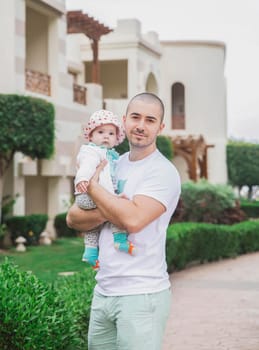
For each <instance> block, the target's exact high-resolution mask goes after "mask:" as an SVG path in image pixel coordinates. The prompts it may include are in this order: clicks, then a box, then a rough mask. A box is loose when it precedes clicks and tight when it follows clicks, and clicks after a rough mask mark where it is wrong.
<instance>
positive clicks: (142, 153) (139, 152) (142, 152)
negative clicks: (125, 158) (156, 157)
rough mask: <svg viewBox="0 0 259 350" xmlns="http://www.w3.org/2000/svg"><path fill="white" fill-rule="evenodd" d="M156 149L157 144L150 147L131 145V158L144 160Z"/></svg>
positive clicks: (132, 159)
mask: <svg viewBox="0 0 259 350" xmlns="http://www.w3.org/2000/svg"><path fill="white" fill-rule="evenodd" d="M155 150H156V146H155V145H154V147H150V148H139V147H134V146H133V147H132V146H131V147H130V152H129V160H130V161H132V162H135V161H137V160H142V159H144V158H146V157H148V156H149V155H150V154H151V153H153V152H154V151H155Z"/></svg>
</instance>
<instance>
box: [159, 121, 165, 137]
mask: <svg viewBox="0 0 259 350" xmlns="http://www.w3.org/2000/svg"><path fill="white" fill-rule="evenodd" d="M164 127H165V123H161V124H160V127H159V132H158V135H160V134H161V132H162V131H163V129H164Z"/></svg>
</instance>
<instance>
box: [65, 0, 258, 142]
mask: <svg viewBox="0 0 259 350" xmlns="http://www.w3.org/2000/svg"><path fill="white" fill-rule="evenodd" d="M66 8H67V10H82V11H83V12H84V13H87V14H88V15H90V16H92V17H94V18H95V19H96V20H98V21H99V22H101V23H103V24H105V25H107V26H109V27H110V28H115V27H116V24H117V20H118V19H126V18H128V19H129V18H136V19H138V20H140V22H141V28H142V32H143V33H146V32H148V31H155V32H157V33H158V35H159V38H160V40H216V41H221V42H224V43H225V44H226V62H225V77H226V82H227V124H228V136H229V137H230V138H235V139H243V140H247V141H256V142H259V0H159V1H158V0H66Z"/></svg>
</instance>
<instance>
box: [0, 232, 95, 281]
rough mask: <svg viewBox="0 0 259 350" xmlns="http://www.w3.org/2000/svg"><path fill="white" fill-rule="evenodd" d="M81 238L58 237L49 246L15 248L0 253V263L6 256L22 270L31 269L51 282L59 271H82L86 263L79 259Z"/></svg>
mask: <svg viewBox="0 0 259 350" xmlns="http://www.w3.org/2000/svg"><path fill="white" fill-rule="evenodd" d="M83 247H84V246H83V238H59V239H58V240H56V241H55V242H54V243H53V244H52V245H50V246H42V245H40V246H34V247H27V251H26V252H24V253H19V252H16V250H15V248H12V249H10V250H7V251H5V252H4V253H0V263H1V262H3V261H4V259H5V257H8V258H9V259H10V260H11V261H13V262H14V263H15V265H18V266H19V268H21V270H23V271H32V273H33V274H35V275H36V276H37V277H38V278H40V279H41V280H43V281H46V282H53V281H55V279H56V278H57V276H58V273H59V272H69V271H75V272H77V271H82V270H83V269H85V268H88V265H87V264H86V263H84V262H82V261H81V256H82V254H83V249H84V248H83Z"/></svg>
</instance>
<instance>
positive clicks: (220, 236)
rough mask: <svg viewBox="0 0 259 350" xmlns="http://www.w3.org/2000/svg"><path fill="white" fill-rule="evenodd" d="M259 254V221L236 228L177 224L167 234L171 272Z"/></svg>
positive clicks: (167, 253) (248, 222)
mask: <svg viewBox="0 0 259 350" xmlns="http://www.w3.org/2000/svg"><path fill="white" fill-rule="evenodd" d="M258 250H259V221H244V222H241V223H238V224H235V225H215V224H206V223H176V224H173V225H170V226H169V227H168V231H167V241H166V256H167V264H168V270H169V271H170V272H171V271H173V270H175V269H183V268H184V267H185V266H186V265H187V264H189V263H191V262H194V261H195V262H198V263H203V262H205V261H214V260H218V259H220V258H229V257H233V256H236V255H240V254H245V253H247V252H253V251H258Z"/></svg>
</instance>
